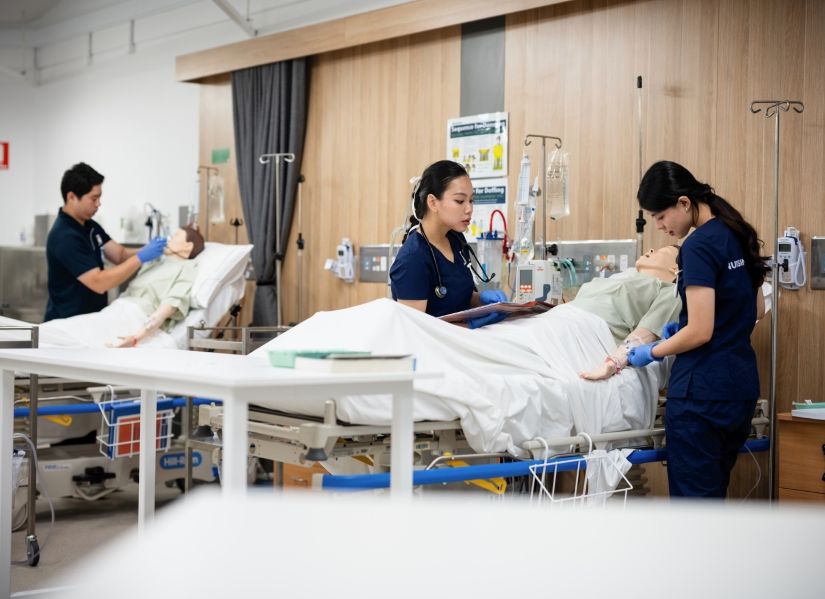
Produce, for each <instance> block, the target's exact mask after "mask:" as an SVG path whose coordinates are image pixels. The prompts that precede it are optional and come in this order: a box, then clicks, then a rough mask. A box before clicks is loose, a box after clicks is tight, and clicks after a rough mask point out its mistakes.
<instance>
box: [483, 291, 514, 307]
mask: <svg viewBox="0 0 825 599" xmlns="http://www.w3.org/2000/svg"><path fill="white" fill-rule="evenodd" d="M478 297H479V299H480V300H481V303H482V304H495V303H497V302H506V301H507V294H506V293H504V292H503V291H502V290H501V289H485V290H484V291H482V292H480V293H479V294H478Z"/></svg>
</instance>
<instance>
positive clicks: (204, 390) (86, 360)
mask: <svg viewBox="0 0 825 599" xmlns="http://www.w3.org/2000/svg"><path fill="white" fill-rule="evenodd" d="M15 372H25V373H36V374H41V375H46V376H58V377H65V378H70V379H75V380H84V381H93V382H95V383H99V384H111V385H124V386H129V387H133V388H136V389H142V392H141V409H140V422H141V427H140V449H141V451H140V457H139V465H140V482H139V487H138V501H139V505H138V529H139V530H141V531H142V530H143V529H144V528H145V526H146V524H147V523H148V522H149V521H151V519H152V518H153V516H154V507H155V496H154V493H155V443H156V438H155V435H156V431H155V426H154V425H152V426H149V425H148V423H154V421H155V417H156V411H157V406H156V403H155V399H156V397H157V392H158V391H163V392H165V393H173V394H181V395H192V396H199V397H208V398H213V399H219V400H222V401H223V408H224V419H223V425H224V428H223V469H222V472H221V475H222V476H221V482H222V491H223V493H224V494H231V495H237V494H242V493H244V492H245V489H246V462H247V413H248V409H247V408H248V405H249V404H250V403H256V402H257V401H261V400H262V399H264V398H267V397H269V398H271V397H272V396H273V394H288V395H289V396H290V397H293V398H299V399H300V398H306V399H307V400H309V399H316V398H318V397H323V398H332V397H336V396H341V395H351V394H362V395H371V394H391V395H392V397H393V412H392V414H393V416H392V428H391V431H392V439H393V442H392V453H391V467H392V470H391V473H390V476H391V495H392V497H393V498H394V499H398V498H402V499H403V498H409V497H411V495H412V453H413V409H412V400H413V379H414V378H422V377H427V378H428V377H435V376H439V374H438V373H421V372H416V373H413V372H401V373H353V374H324V373H315V372H302V371H294V370H289V369H279V368H273V367H271V366H270V365H269V363H268V362H267V361H266V358H264V357H258V356H235V355H227V354H215V353H204V352H185V351H180V350H166V349H163V350H161V349H122V350H112V349H62V348H61V349H47V348H41V349H9V350H0V375H2V387H0V598H5V597H8V596H9V594H10V581H9V576H10V575H9V568H10V561H11V534H10V532H9V531H10V530H11V512H12V505H11V493H10V492H9V489H10V488H11V485H12V480H11V470H12V468H11V464H12V459H11V458H12V433H13V430H14V410H13V404H14V373H15Z"/></svg>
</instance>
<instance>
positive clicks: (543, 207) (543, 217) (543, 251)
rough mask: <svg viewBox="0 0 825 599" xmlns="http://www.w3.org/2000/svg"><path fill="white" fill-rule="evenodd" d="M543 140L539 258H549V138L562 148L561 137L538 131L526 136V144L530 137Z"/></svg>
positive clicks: (558, 147)
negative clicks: (538, 132) (540, 133)
mask: <svg viewBox="0 0 825 599" xmlns="http://www.w3.org/2000/svg"><path fill="white" fill-rule="evenodd" d="M531 138H533V139H540V140H541V195H542V202H541V245H540V247H541V250H540V252H539V256H538V259H539V260H546V259H547V140H548V139H552V140H553V141H555V142H556V149H557V150H561V144H562V141H561V138H560V137H553V136H552V135H539V134H537V133H528V134H527V135H525V136H524V145H525V146H529V145H530V143H531V142H530V139H531Z"/></svg>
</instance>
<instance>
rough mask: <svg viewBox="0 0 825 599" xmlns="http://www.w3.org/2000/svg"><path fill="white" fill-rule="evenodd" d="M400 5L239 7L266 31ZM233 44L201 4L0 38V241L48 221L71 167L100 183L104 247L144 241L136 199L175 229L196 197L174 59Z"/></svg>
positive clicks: (84, 17) (113, 13)
mask: <svg viewBox="0 0 825 599" xmlns="http://www.w3.org/2000/svg"><path fill="white" fill-rule="evenodd" d="M404 1H407V0H304V1H303V2H284V1H283V0H256V2H254V3H253V4H252V5H251V7H250V8H251V12H252V17H253V19H252V20H253V24H254V27H255V28H256V29H257V30H258V31H259V33H260V34H261V35H266V34H268V33H272V32H274V31H281V30H284V29H289V28H292V27H300V26H303V25H307V24H309V23H314V22H319V21H325V20H329V19H333V18H338V17H342V16H345V15H349V14H354V13H359V12H364V11H368V10H374V9H377V8H382V7H386V6H391V5H393V4H399V3H402V2H404ZM98 4H99V6H98ZM95 8H97V9H98V10H95ZM70 9H71V10H70ZM61 11H62V12H61ZM67 11H68V12H67ZM63 13H65V14H63ZM130 19H131V20H132V23H133V24H134V38H133V41H134V43H135V52H134V53H131V54H130V53H129V43H128V42H129V39H130V37H129V35H130V34H129V30H130V28H129V22H130ZM52 21H54V22H52ZM90 32H91V37H90ZM23 39H27V40H29V41H28V43H29V44H30V47H31V48H35V47H36V49H37V53H36V57H35V54H34V51H33V50H30V49H29V50H23V49H21V46H20V44H21V41H22V40H23ZM243 39H247V37H246V34H245V33H244V32H243V31H242V29H241V28H240V27H239V26H238V25H236V24H235V23H233V22H232V21H230V20H228V18H227V17H226V15H225V14H224V13H223V12H222V11H221V10H220V9H219V8H218V7H217V6H216V5H215V4H214V3H213V2H211V1H209V0H182V1H179V2H176V3H172V4H169V3H168V2H166V1H165V0H123V1H120V2H105V1H104V2H100V3H88V2H87V3H86V5H85V8H84V7H83V5H79V4H77V3H75V4H69V3H64V4H60V5H58V10H56V11H54V12H53V13H49V14H48V15H47V16H46V17H45V18H44V19H42V22H41V23H40V26H37V27H35V28H34V29H33V30H31V31H28V32H27V33H26V35H23V33H22V32H20V31H14V30H0V141H8V142H10V144H11V148H10V150H11V156H10V158H11V165H10V169H9V170H8V171H0V214H2V217H1V218H0V245H19V244H21V243H22V241H21V233H22V234H23V235H22V236H24V237H26V242H27V243H31V242H32V229H33V224H34V216H35V214H45V213H56V211H57V209H58V208H59V207H60V205H61V204H62V198H61V197H60V178H61V176H62V175H63V172H64V171H65V170H66V169H67V168H69V167H70V166H71V165H72V164H75V163H76V162H79V161H84V162H87V163H89V164H90V165H92V166H93V167H94V168H95V169H97V170H98V171H100V172H101V173H102V174H103V175H104V176H105V177H106V181H105V182H104V184H103V205H102V207H101V209H100V211H99V212H98V215H97V217H96V220H98V221H99V222H100V223H101V224H102V225H103V227H104V228H105V229H106V230H107V231H108V232H109V234H110V235H111V236H112V237H114V238H115V239H118V240H120V241H128V242H135V241H144V240H145V234H146V231H145V229H144V228H143V222H144V221H145V216H143V210H144V204H145V203H146V202H151V203H152V204H153V205H154V206H155V207H157V208H158V209H160V210H161V211H162V212H163V213H165V214H167V215H168V216H169V218H170V223H171V225H172V227H175V226H177V224H178V207H179V206H181V205H186V204H190V203H191V202H192V200H193V198H194V195H195V176H196V169H197V164H198V86H197V85H195V84H186V83H177V82H176V81H175V73H174V69H175V57H176V56H179V55H181V54H186V53H189V52H195V51H198V50H202V49H205V48H212V47H216V46H221V45H224V44H228V43H232V42H236V41H240V40H243ZM89 61H91V64H88V62H89ZM35 65H36V68H35ZM21 74H23V76H24V77H25V80H24V79H23V78H22V77H20V75H21ZM35 82H39V85H35ZM230 160H234V148H230ZM129 221H130V222H131V226H132V231H131V232H130V231H129V230H128V229H127V228H126V227H124V225H127V226H128V222H129Z"/></svg>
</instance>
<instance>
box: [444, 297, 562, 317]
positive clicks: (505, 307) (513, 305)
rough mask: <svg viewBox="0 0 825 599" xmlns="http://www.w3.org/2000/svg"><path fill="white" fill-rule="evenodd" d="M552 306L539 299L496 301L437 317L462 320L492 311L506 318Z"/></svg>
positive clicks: (542, 311)
mask: <svg viewBox="0 0 825 599" xmlns="http://www.w3.org/2000/svg"><path fill="white" fill-rule="evenodd" d="M553 306H555V304H551V303H550V302H544V301H541V300H533V301H530V302H524V303H518V302H496V303H495V304H484V305H483V306H476V307H475V308H469V309H468V310H461V311H460V312H453V313H452V314H445V315H444V316H439V318H440V319H441V320H444V321H446V322H464V321H466V320H471V319H473V318H478V317H480V316H486V315H487V314H492V313H493V312H506V313H507V318H522V317H525V316H535V315H536V314H543V313H545V312H547V311H548V310H549V309H550V308H552V307H553Z"/></svg>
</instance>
